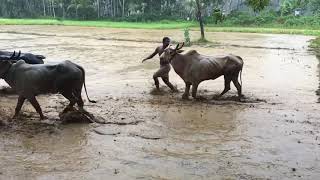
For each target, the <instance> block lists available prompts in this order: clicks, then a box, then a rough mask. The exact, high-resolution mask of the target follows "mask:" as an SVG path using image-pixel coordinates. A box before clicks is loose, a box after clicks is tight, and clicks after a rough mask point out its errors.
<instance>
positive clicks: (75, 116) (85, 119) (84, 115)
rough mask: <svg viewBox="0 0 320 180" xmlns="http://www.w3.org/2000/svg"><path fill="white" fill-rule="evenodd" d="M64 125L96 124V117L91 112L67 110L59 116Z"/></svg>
mask: <svg viewBox="0 0 320 180" xmlns="http://www.w3.org/2000/svg"><path fill="white" fill-rule="evenodd" d="M59 117H60V120H61V122H62V123H94V122H95V117H94V116H93V115H92V114H90V113H89V112H86V111H83V110H78V109H75V108H72V109H66V110H64V111H63V112H62V113H60V114H59Z"/></svg>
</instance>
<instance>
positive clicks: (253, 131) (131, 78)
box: [0, 26, 320, 179]
mask: <svg viewBox="0 0 320 180" xmlns="http://www.w3.org/2000/svg"><path fill="white" fill-rule="evenodd" d="M191 35H192V36H191V37H192V38H194V39H196V38H198V37H199V34H198V32H192V33H191ZM206 35H207V37H208V39H209V40H211V41H215V42H217V43H216V44H214V45H205V46H201V45H200V46H192V47H189V48H185V50H189V49H196V50H198V51H199V52H200V53H202V54H206V55H220V54H226V53H233V54H237V55H239V56H241V57H243V59H244V62H245V65H244V70H243V74H242V77H243V91H244V94H245V96H246V98H245V100H244V102H243V103H239V102H235V101H233V100H232V99H233V97H234V96H235V95H236V91H235V88H234V87H233V86H232V91H231V92H228V93H227V94H226V95H225V97H224V98H222V99H220V100H204V101H200V102H199V101H193V100H190V101H182V100H181V95H182V92H183V88H184V84H183V82H182V80H181V79H180V78H179V77H178V76H177V75H176V74H175V73H174V72H173V71H171V72H170V80H171V81H172V82H173V84H175V85H176V86H177V87H178V89H179V90H180V93H176V94H172V93H170V91H169V90H168V88H167V87H165V86H163V87H162V92H160V93H158V92H154V90H153V82H152V74H153V72H154V71H155V70H156V69H157V68H158V66H159V65H158V59H157V58H154V59H153V60H149V61H147V62H145V63H143V64H142V63H141V60H142V59H143V58H144V57H146V56H148V55H149V54H150V53H151V52H152V51H153V50H154V48H155V46H156V45H157V44H159V42H160V40H161V37H162V36H169V37H172V39H173V40H175V41H182V40H183V32H182V31H181V30H161V31H160V30H147V31H146V30H127V29H104V28H84V27H61V26H1V28H0V43H1V49H3V50H4V49H5V50H22V51H24V52H25V51H30V52H34V53H39V54H44V55H46V56H47V60H46V62H47V63H55V62H59V61H61V60H65V59H69V60H72V61H74V62H76V63H78V64H80V65H82V66H83V67H84V68H85V69H86V73H87V75H86V82H87V88H88V91H89V96H91V97H92V99H96V100H98V103H97V104H90V103H88V102H86V109H88V110H89V111H90V112H92V113H93V114H94V115H96V116H100V117H103V118H104V119H106V121H107V123H108V124H104V125H101V124H90V125H88V124H69V125H60V124H56V123H55V122H56V121H57V119H58V114H59V112H61V111H62V109H63V107H64V106H65V105H66V104H67V101H66V100H65V99H63V97H62V96H60V95H51V96H39V98H38V99H39V101H40V104H41V106H42V108H43V109H44V112H45V114H46V115H47V116H48V117H49V120H47V121H43V122H41V121H39V120H38V115H37V114H36V113H35V111H34V109H33V108H32V107H31V106H30V104H28V103H27V104H25V105H24V107H23V113H22V114H21V117H20V118H19V119H17V120H14V121H11V120H10V117H11V116H12V115H13V112H14V107H15V104H16V100H17V97H16V96H15V95H8V94H3V93H2V94H0V105H1V106H0V113H1V118H2V119H3V120H5V121H8V122H7V126H5V127H2V128H1V132H0V179H106V178H111V179H318V178H319V176H320V175H319V174H320V165H319V164H320V154H319V152H320V151H319V148H320V130H319V129H320V123H319V119H320V115H319V113H318V112H319V110H320V108H319V104H318V102H319V96H320V95H319V94H320V93H319V90H318V89H319V81H320V63H319V60H317V57H316V56H315V55H314V54H313V53H312V52H309V51H308V49H307V45H308V41H309V40H310V39H311V38H312V37H306V36H292V35H264V34H245V33H241V34H240V33H207V34H206ZM0 85H1V86H6V83H5V82H3V81H1V82H0ZM222 90H223V79H222V78H219V79H217V80H215V81H208V82H204V83H202V84H201V85H200V87H199V94H200V95H202V96H204V97H205V98H207V99H210V98H211V97H212V96H213V95H217V94H218V93H220V92H221V91H222Z"/></svg>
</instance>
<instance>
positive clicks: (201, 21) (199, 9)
mask: <svg viewBox="0 0 320 180" xmlns="http://www.w3.org/2000/svg"><path fill="white" fill-rule="evenodd" d="M196 3H197V10H198V13H197V14H198V21H199V23H200V31H201V39H203V40H204V39H205V37H204V28H203V20H202V14H201V4H200V0H196Z"/></svg>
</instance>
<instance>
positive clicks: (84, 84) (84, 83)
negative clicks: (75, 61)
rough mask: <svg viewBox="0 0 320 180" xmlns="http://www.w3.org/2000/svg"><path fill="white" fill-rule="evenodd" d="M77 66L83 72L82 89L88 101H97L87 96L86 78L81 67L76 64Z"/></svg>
mask: <svg viewBox="0 0 320 180" xmlns="http://www.w3.org/2000/svg"><path fill="white" fill-rule="evenodd" d="M77 67H78V68H79V69H80V70H81V71H82V73H83V86H84V90H85V92H86V95H87V98H88V100H89V102H91V103H96V102H97V101H94V100H91V99H90V98H89V96H88V92H87V87H86V80H85V77H86V75H85V71H84V69H83V67H81V66H78V65H77Z"/></svg>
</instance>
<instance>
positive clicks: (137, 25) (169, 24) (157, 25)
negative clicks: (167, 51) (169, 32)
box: [0, 19, 196, 29]
mask: <svg viewBox="0 0 320 180" xmlns="http://www.w3.org/2000/svg"><path fill="white" fill-rule="evenodd" d="M0 25H64V26H89V27H109V28H131V29H183V28H186V27H191V26H196V24H195V23H194V22H175V21H163V22H161V21H159V22H150V23H143V22H113V21H76V20H56V19H0Z"/></svg>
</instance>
